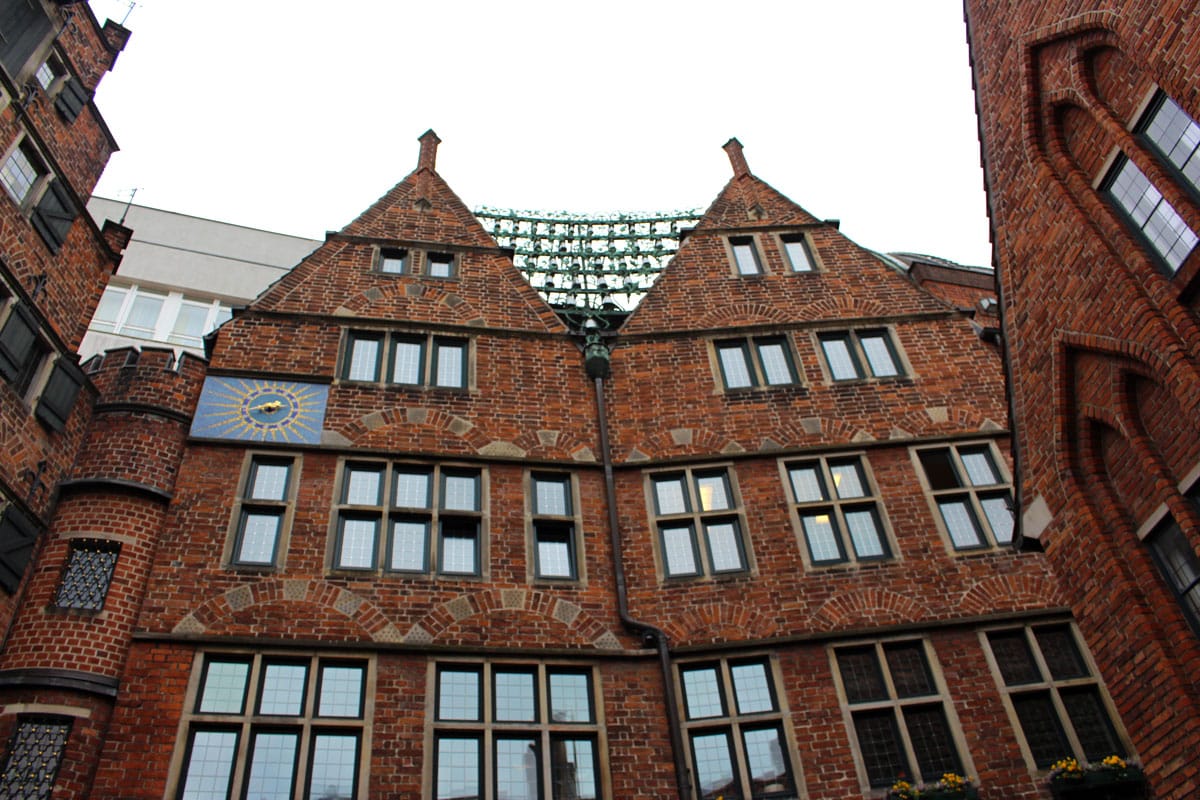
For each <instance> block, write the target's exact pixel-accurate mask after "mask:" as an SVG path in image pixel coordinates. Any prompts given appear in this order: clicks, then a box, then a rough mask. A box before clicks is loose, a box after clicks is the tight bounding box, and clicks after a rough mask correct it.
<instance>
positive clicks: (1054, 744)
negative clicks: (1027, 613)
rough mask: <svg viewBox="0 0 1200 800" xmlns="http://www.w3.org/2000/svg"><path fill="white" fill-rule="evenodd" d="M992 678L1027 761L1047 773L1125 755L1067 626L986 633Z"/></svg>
mask: <svg viewBox="0 0 1200 800" xmlns="http://www.w3.org/2000/svg"><path fill="white" fill-rule="evenodd" d="M984 638H985V639H986V641H987V645H988V654H989V657H990V660H991V665H992V669H993V672H994V673H995V675H996V677H997V683H998V684H999V685H1000V691H1001V694H1002V695H1003V696H1004V699H1005V704H1006V705H1007V707H1008V709H1009V714H1010V716H1011V717H1012V718H1013V720H1014V722H1015V724H1016V727H1017V728H1018V730H1019V731H1020V733H1021V736H1022V739H1023V741H1022V745H1023V750H1024V751H1025V754H1026V758H1027V759H1028V760H1029V761H1030V762H1031V763H1032V765H1034V766H1036V767H1037V768H1038V769H1048V768H1049V767H1050V766H1051V765H1052V764H1054V762H1055V761H1057V760H1059V759H1060V758H1066V757H1068V756H1070V757H1073V758H1077V759H1079V760H1080V761H1085V760H1086V761H1099V760H1100V759H1102V758H1104V757H1105V756H1110V755H1121V756H1123V755H1126V754H1127V752H1128V751H1127V749H1126V747H1125V745H1124V743H1123V742H1122V741H1121V738H1120V737H1119V736H1118V735H1117V730H1116V727H1115V726H1114V725H1113V721H1112V716H1111V715H1110V712H1109V708H1108V702H1107V700H1106V698H1105V696H1104V693H1103V690H1102V689H1101V688H1100V684H1099V682H1098V680H1097V679H1096V677H1095V676H1094V675H1093V673H1092V670H1091V667H1089V665H1088V663H1087V660H1086V659H1085V658H1084V653H1083V650H1082V649H1081V647H1080V645H1079V643H1078V640H1077V639H1076V634H1075V631H1074V628H1073V627H1072V626H1071V625H1069V624H1067V623H1054V624H1049V625H1027V626H1025V627H1022V628H1010V629H1006V630H996V631H989V632H987V634H986V636H985V637H984Z"/></svg>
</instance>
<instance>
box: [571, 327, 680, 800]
mask: <svg viewBox="0 0 1200 800" xmlns="http://www.w3.org/2000/svg"><path fill="white" fill-rule="evenodd" d="M586 336H587V338H586V344H585V347H584V363H585V366H586V368H587V373H588V376H589V377H591V378H592V379H593V380H594V381H595V388H596V415H597V417H598V418H599V420H600V458H601V460H602V461H603V463H604V499H605V502H606V503H607V504H608V537H609V544H610V546H611V547H612V554H613V557H612V564H613V575H614V577H615V579H616V584H617V613H618V614H619V615H620V618H621V623H622V624H623V625H625V627H626V628H628V629H629V630H631V631H633V632H634V633H637V634H638V635H640V636H641V637H642V641H643V642H645V643H646V644H653V645H654V647H655V649H657V650H658V661H659V666H660V667H661V668H662V678H663V694H664V696H665V697H666V706H667V708H666V711H667V727H668V728H669V729H670V734H671V752H672V754H673V755H674V758H675V783H676V788H677V790H678V792H679V800H690V798H691V796H692V788H691V776H690V774H689V773H688V768H687V759H686V758H685V757H684V750H683V725H682V723H681V722H680V719H679V707H678V705H677V704H676V699H675V680H674V675H673V674H672V670H671V651H670V644H669V643H668V641H667V634H666V632H665V631H663V630H662V629H661V628H658V627H656V626H654V625H651V624H650V623H648V622H642V621H641V620H637V619H634V618H633V617H632V616H630V614H629V598H628V595H627V594H626V592H627V587H626V584H625V567H624V566H623V564H622V561H621V526H620V517H619V515H618V514H617V486H616V480H615V478H614V477H613V461H612V448H611V447H610V446H609V440H608V407H607V405H606V403H605V402H604V379H605V378H607V377H608V375H609V347H608V345H606V344H605V343H604V342H603V341H602V340H601V335H600V332H599V330H597V329H596V328H587V329H586Z"/></svg>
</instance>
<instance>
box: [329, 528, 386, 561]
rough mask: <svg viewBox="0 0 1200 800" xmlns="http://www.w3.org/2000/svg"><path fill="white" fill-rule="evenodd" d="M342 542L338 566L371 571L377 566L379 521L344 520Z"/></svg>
mask: <svg viewBox="0 0 1200 800" xmlns="http://www.w3.org/2000/svg"><path fill="white" fill-rule="evenodd" d="M341 525H342V542H341V545H342V546H341V549H340V550H339V551H338V559H337V566H338V567H343V568H345V569H370V568H372V567H374V566H375V540H376V539H377V538H378V534H379V520H377V519H352V518H349V519H346V518H344V519H342V523H341Z"/></svg>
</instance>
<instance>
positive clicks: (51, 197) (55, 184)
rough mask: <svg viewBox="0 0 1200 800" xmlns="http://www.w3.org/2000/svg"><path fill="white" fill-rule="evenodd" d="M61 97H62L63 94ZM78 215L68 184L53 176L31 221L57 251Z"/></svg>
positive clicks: (48, 243) (53, 249) (52, 248)
mask: <svg viewBox="0 0 1200 800" xmlns="http://www.w3.org/2000/svg"><path fill="white" fill-rule="evenodd" d="M59 99H60V100H61V99H62V95H60V96H59ZM78 216H79V211H78V210H77V209H76V206H75V201H74V200H73V199H72V198H71V193H70V191H69V190H68V189H67V185H66V184H65V183H63V182H62V181H61V180H59V179H58V178H53V179H51V180H50V182H49V183H48V184H47V185H46V191H45V192H43V193H42V199H41V200H39V201H38V204H37V207H36V208H35V209H34V210H33V213H32V214H31V215H30V217H29V221H30V222H31V223H32V224H33V228H34V230H36V231H37V232H38V234H39V235H41V237H42V240H43V241H44V242H45V243H46V245H47V246H48V247H49V248H50V251H51V252H54V253H57V252H58V251H59V249H60V248H61V247H62V246H63V243H64V242H66V240H67V234H68V233H70V231H71V225H72V224H73V223H74V222H75V218H76V217H78Z"/></svg>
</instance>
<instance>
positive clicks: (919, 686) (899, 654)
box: [883, 642, 937, 697]
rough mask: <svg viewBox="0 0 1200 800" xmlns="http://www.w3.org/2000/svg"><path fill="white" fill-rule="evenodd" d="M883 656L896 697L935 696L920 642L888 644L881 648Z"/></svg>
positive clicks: (934, 689) (935, 690)
mask: <svg viewBox="0 0 1200 800" xmlns="http://www.w3.org/2000/svg"><path fill="white" fill-rule="evenodd" d="M883 654H884V658H886V659H887V665H888V672H889V673H891V676H892V685H893V686H895V687H896V695H897V696H898V697H919V696H921V695H926V694H937V689H936V687H934V685H933V676H931V675H930V674H929V664H928V662H927V661H926V660H925V648H924V646H923V645H922V644H921V643H920V642H903V643H900V644H889V645H886V646H885V647H884V648H883Z"/></svg>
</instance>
